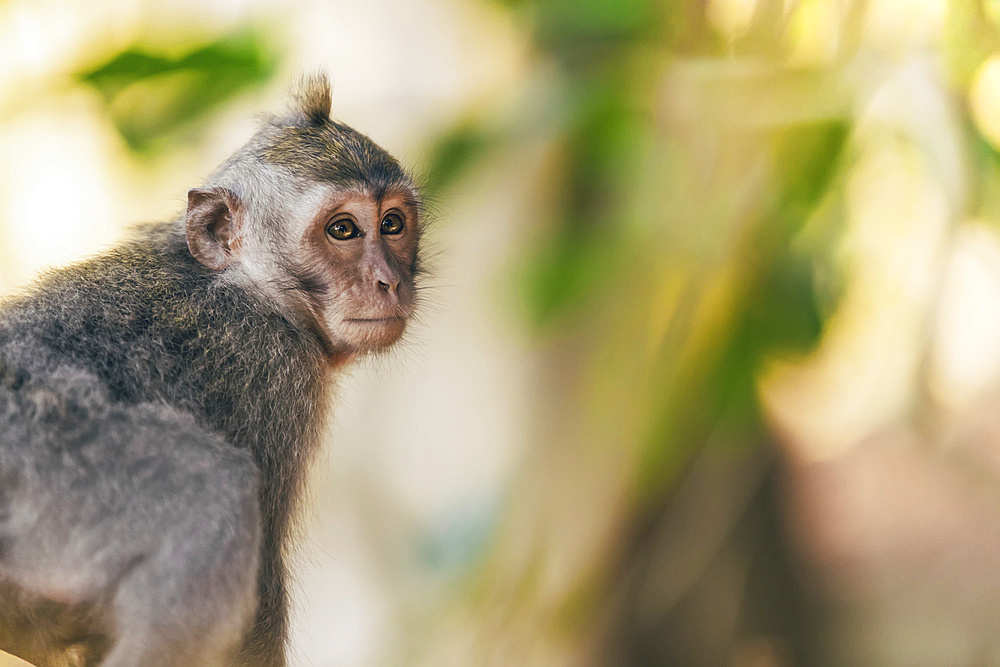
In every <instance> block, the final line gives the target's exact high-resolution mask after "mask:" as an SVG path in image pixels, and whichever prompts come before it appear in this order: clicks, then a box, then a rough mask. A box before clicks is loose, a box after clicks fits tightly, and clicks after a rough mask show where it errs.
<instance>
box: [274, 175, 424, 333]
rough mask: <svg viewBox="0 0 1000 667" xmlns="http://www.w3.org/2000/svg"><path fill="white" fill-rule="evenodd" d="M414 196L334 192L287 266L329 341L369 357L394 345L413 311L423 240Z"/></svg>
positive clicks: (394, 193)
mask: <svg viewBox="0 0 1000 667" xmlns="http://www.w3.org/2000/svg"><path fill="white" fill-rule="evenodd" d="M418 223H419V220H418V211H417V207H416V204H415V201H414V198H413V196H412V194H410V193H409V192H406V191H405V190H390V191H388V192H386V193H385V194H383V196H381V197H374V196H372V195H370V194H369V193H367V192H366V191H364V190H361V189H358V190H348V191H336V192H333V193H331V194H329V195H328V196H327V197H326V198H325V199H324V201H323V203H322V204H321V205H320V206H319V210H318V213H316V214H315V215H314V216H313V218H312V219H311V220H309V221H308V224H307V226H306V229H305V231H304V233H303V234H302V235H301V239H300V241H299V253H298V257H297V259H294V260H292V261H290V262H287V267H288V269H289V273H290V276H291V277H292V279H293V280H294V281H295V283H296V284H297V286H298V288H299V291H300V292H301V294H302V296H303V297H304V299H305V302H306V304H307V307H308V308H309V311H310V313H311V315H312V318H313V320H314V322H315V325H316V326H317V328H318V332H319V333H320V335H321V337H323V338H324V339H325V341H324V342H326V344H327V345H328V347H330V348H331V349H332V350H334V351H347V352H367V351H372V350H379V349H382V348H385V347H387V346H389V345H391V344H393V343H395V342H396V341H397V340H398V339H399V337H400V336H401V335H402V334H403V330H404V329H405V328H406V323H407V321H408V319H409V317H410V315H411V314H412V312H413V301H414V273H415V272H416V260H417V245H418V243H417V242H418V238H419V228H418Z"/></svg>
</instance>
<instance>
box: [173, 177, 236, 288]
mask: <svg viewBox="0 0 1000 667" xmlns="http://www.w3.org/2000/svg"><path fill="white" fill-rule="evenodd" d="M241 214H242V207H241V206H240V201H239V199H238V198H237V197H236V195H235V194H234V193H233V192H232V191H231V190H227V189H226V188H193V189H191V190H188V207H187V218H186V219H185V223H184V224H185V229H186V232H187V244H188V250H190V251H191V255H192V256H194V258H195V259H197V260H198V261H199V262H201V263H202V264H204V265H205V266H207V267H208V268H210V269H214V270H215V271H221V270H222V269H224V268H226V267H227V266H229V265H230V264H232V263H233V261H234V260H235V259H236V255H237V252H238V250H239V245H240V244H239V227H240V221H241V217H242V216H241Z"/></svg>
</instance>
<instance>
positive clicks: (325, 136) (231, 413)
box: [0, 77, 421, 667]
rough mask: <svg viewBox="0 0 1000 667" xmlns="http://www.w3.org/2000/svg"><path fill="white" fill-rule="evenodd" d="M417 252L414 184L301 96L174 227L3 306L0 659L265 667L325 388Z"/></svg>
mask: <svg viewBox="0 0 1000 667" xmlns="http://www.w3.org/2000/svg"><path fill="white" fill-rule="evenodd" d="M52 215H59V211H58V210H53V211H52ZM420 233H421V199H420V194H419V192H418V190H417V187H416V186H415V185H414V182H413V180H412V179H411V178H410V176H409V175H408V174H407V172H406V171H405V170H404V169H403V168H402V167H401V166H400V164H399V162H397V161H396V160H395V159H394V158H393V157H392V156H390V155H389V154H388V153H387V152H386V151H384V150H383V149H382V148H380V147H379V146H377V145H376V144H375V143H373V142H372V141H371V140H370V139H369V138H368V137H366V136H364V135H362V134H360V133H359V132H356V131H355V130H353V129H351V128H350V127H348V126H346V125H343V124H341V123H339V122H336V121H334V120H332V119H331V117H330V88H329V84H328V83H327V82H326V80H325V79H324V78H322V77H311V78H307V79H306V80H305V81H304V83H303V84H302V86H301V88H300V89H299V91H298V93H297V95H296V98H295V104H294V110H293V111H292V112H291V113H288V114H285V115H280V116H275V117H272V118H270V119H268V120H267V121H265V122H264V124H263V126H262V127H261V128H260V130H259V131H258V132H257V133H256V134H255V135H254V136H253V138H252V139H251V140H250V141H249V143H247V144H246V145H245V146H244V147H242V148H241V149H239V150H238V151H237V152H236V153H235V154H234V155H233V156H232V157H231V158H229V159H228V160H227V161H226V162H225V163H224V164H222V166H221V167H219V168H218V170H216V171H215V173H214V174H212V176H211V177H210V178H209V179H208V181H207V182H206V183H205V184H203V185H202V186H200V187H197V188H194V189H192V190H191V191H190V192H189V193H188V204H187V211H186V213H185V214H183V215H180V216H178V218H177V219H175V220H173V221H171V222H166V223H162V224H155V225H150V226H148V227H145V228H141V229H140V230H139V231H137V233H136V234H135V235H134V238H132V240H130V241H128V242H126V243H123V244H122V245H120V246H118V247H116V248H114V249H113V250H111V251H109V252H107V253H105V254H103V255H100V256H98V257H96V258H93V259H90V260H88V261H84V262H82V263H79V264H76V265H74V266H70V267H68V268H65V269H61V270H56V271H52V272H50V273H48V274H47V275H46V276H44V277H43V278H42V279H41V280H40V281H39V282H38V283H37V284H35V285H34V286H33V287H30V288H29V289H27V290H25V291H24V293H22V294H20V295H19V296H17V297H15V298H12V299H9V300H7V301H6V302H4V303H3V304H2V305H0V649H2V650H5V651H7V652H9V653H12V654H14V655H17V656H21V657H23V658H24V659H26V660H28V661H30V662H33V663H35V664H37V665H40V666H47V665H102V666H104V667H135V666H137V665H141V666H142V667H158V666H168V665H169V666H178V667H180V666H192V665H230V664H232V665H267V666H279V667H280V666H281V665H284V664H285V658H284V643H285V639H286V628H287V616H286V613H287V610H286V592H285V584H284V580H285V564H284V556H285V551H286V549H287V541H288V537H289V526H290V520H291V519H292V517H293V516H294V512H295V509H296V501H297V499H298V497H299V495H300V491H301V487H302V485H303V478H304V471H305V470H306V467H307V466H308V465H309V463H310V460H311V459H312V458H313V452H314V451H315V449H316V447H317V444H318V440H319V438H320V435H321V432H322V430H323V428H324V414H325V413H326V412H327V405H328V399H329V398H330V397H329V393H330V389H331V383H332V382H333V381H334V379H335V377H336V375H337V372H338V369H340V368H341V367H342V366H343V364H344V363H345V362H347V361H349V360H351V359H353V358H355V357H356V356H358V355H361V354H365V353H368V352H373V351H378V350H383V349H385V348H386V347H387V346H390V345H392V344H393V343H394V342H396V341H397V340H398V339H399V338H400V336H401V335H402V333H403V331H404V329H405V327H406V325H407V322H408V320H409V318H410V315H411V313H412V312H413V308H414V300H415V284H414V281H415V279H416V277H417V275H418V273H419V263H418V251H417V249H418V244H419V240H420ZM391 409H392V406H391V405H387V406H386V410H387V412H391Z"/></svg>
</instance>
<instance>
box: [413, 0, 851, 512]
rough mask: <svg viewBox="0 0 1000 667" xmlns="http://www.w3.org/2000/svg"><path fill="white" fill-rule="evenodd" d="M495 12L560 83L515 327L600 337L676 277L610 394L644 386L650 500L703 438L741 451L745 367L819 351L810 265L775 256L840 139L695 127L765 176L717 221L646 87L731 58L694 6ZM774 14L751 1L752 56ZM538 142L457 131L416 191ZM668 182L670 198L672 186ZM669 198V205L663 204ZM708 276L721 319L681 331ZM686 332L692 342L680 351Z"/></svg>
mask: <svg viewBox="0 0 1000 667" xmlns="http://www.w3.org/2000/svg"><path fill="white" fill-rule="evenodd" d="M507 4H509V5H510V6H512V7H514V8H515V9H516V10H517V11H518V12H520V13H521V14H522V17H523V18H524V20H525V21H527V22H528V23H529V24H530V25H531V28H530V29H531V30H532V32H533V34H534V35H535V42H534V44H535V48H536V50H537V52H538V56H539V58H542V59H547V60H550V61H552V62H554V63H556V64H557V66H558V72H559V76H558V79H557V81H556V82H555V85H554V86H553V87H552V89H551V90H550V91H549V92H550V94H549V99H547V100H545V101H544V103H547V104H552V105H553V106H555V108H556V109H557V111H556V112H555V113H554V114H552V116H551V118H550V119H549V127H548V128H547V130H546V132H548V136H550V137H551V140H552V142H553V144H554V145H555V146H556V151H557V153H558V159H557V160H556V164H557V169H556V171H555V173H549V174H546V178H547V179H550V180H551V181H552V182H553V183H554V184H555V186H556V187H555V189H554V197H555V199H556V202H555V204H556V209H555V210H556V211H557V213H556V215H555V216H554V218H553V219H551V220H548V221H547V222H546V223H545V224H544V225H542V228H543V231H542V232H541V234H540V236H541V238H542V241H541V243H540V245H539V247H538V248H536V249H535V250H534V251H533V252H532V253H531V254H530V255H529V257H528V258H527V259H526V260H523V261H521V262H520V268H519V270H518V273H519V275H520V280H519V282H518V284H519V286H520V297H521V298H520V299H519V301H520V302H521V303H522V304H523V307H524V309H525V315H526V317H527V322H528V323H529V324H530V325H531V327H532V329H533V330H534V331H535V332H536V333H537V334H538V335H541V336H543V337H547V338H552V337H566V336H569V337H574V336H581V335H583V336H586V332H588V331H594V330H603V329H605V328H606V327H605V325H604V324H603V323H604V322H605V321H606V320H607V318H608V317H609V316H613V314H614V313H616V312H618V311H617V310H616V308H615V306H614V304H616V303H619V304H620V303H621V302H622V301H625V302H628V303H629V304H630V305H631V310H632V311H633V312H639V313H643V312H647V311H649V309H651V308H655V307H656V306H655V304H662V303H669V302H670V301H671V298H670V297H669V296H668V295H664V294H659V295H658V294H656V293H650V292H649V291H647V290H645V289H641V288H638V287H637V286H641V285H645V284H649V283H651V282H656V276H655V275H650V271H654V272H655V271H658V270H661V269H660V268H657V267H663V266H665V265H670V264H675V265H676V266H680V267H684V266H688V269H689V270H688V271H687V273H686V274H685V275H683V276H681V277H680V278H679V280H680V281H681V282H682V283H683V284H684V287H683V291H684V292H685V296H684V298H683V299H682V300H683V301H684V302H686V303H687V304H688V306H687V307H686V308H679V309H677V310H676V311H674V312H673V314H672V315H669V316H668V319H669V320H671V322H672V324H668V325H667V326H664V327H662V332H663V336H664V338H663V339H662V341H661V343H660V346H659V348H658V349H659V351H658V353H657V354H656V355H654V357H653V358H650V359H647V360H646V363H644V364H643V371H644V373H645V374H646V377H645V378H640V379H639V384H638V385H636V384H634V381H635V380H636V378H635V377H627V378H621V379H620V382H621V384H622V385H623V386H628V385H631V386H634V387H635V386H637V387H646V388H647V389H648V391H646V392H642V395H643V399H642V400H644V401H646V402H648V404H649V405H650V409H649V410H647V411H646V413H645V414H647V415H649V417H648V418H649V420H650V421H649V423H648V424H647V426H646V427H645V430H646V433H647V436H646V438H645V439H644V440H645V442H646V444H645V445H643V446H642V447H641V449H642V451H641V452H640V453H639V460H640V461H641V463H640V464H639V466H638V471H637V473H638V476H639V477H638V483H637V485H636V488H637V489H639V490H640V495H644V496H647V497H657V496H660V495H662V494H663V493H665V492H667V491H668V490H669V488H670V485H669V482H670V480H671V479H672V478H673V476H674V475H676V474H677V473H678V472H679V471H680V470H681V469H683V467H684V462H685V461H686V460H688V458H689V457H690V456H691V455H692V454H693V452H694V451H695V450H697V449H698V448H699V447H700V446H701V444H702V443H704V442H705V440H706V438H707V436H708V434H709V433H711V432H713V431H714V430H716V429H717V428H719V427H720V426H725V428H726V429H727V430H730V431H732V433H733V434H738V435H739V437H740V438H742V439H743V440H747V441H755V440H758V439H759V436H758V435H755V433H757V431H758V429H759V428H760V415H759V412H758V409H757V404H756V398H755V396H756V389H755V378H756V376H757V374H758V373H759V371H760V369H761V367H762V364H763V363H765V362H766V361H767V359H768V358H770V357H772V356H774V355H783V354H793V353H794V354H804V353H805V352H806V351H808V350H809V349H810V347H811V346H812V345H813V344H814V343H815V342H816V341H817V340H818V337H819V335H820V333H821V330H822V325H823V322H822V314H824V313H827V312H829V309H821V308H819V306H818V304H817V301H816V299H817V297H816V290H815V289H814V285H813V272H812V267H813V262H812V259H813V258H810V257H806V256H803V255H802V253H801V251H794V250H793V249H792V247H791V245H792V242H793V240H794V238H795V236H796V234H797V233H798V232H799V231H800V230H801V229H802V228H803V226H804V225H805V223H806V222H807V221H808V220H809V219H810V216H812V215H813V214H814V212H815V211H816V209H817V207H818V206H819V205H820V203H821V201H822V200H823V197H824V196H825V195H826V194H827V192H828V191H829V189H830V186H831V183H832V182H833V181H834V180H835V178H836V175H837V174H838V173H839V169H840V160H839V156H840V155H841V154H842V152H843V148H844V146H845V145H846V142H847V139H848V136H849V130H850V128H849V125H848V123H847V122H846V120H845V119H844V118H842V117H837V116H834V117H833V118H828V117H822V116H821V117H817V118H815V119H813V120H808V119H806V120H804V121H802V122H798V123H793V124H788V123H787V122H784V119H783V118H780V117H778V118H775V120H774V121H773V122H772V123H771V124H770V126H768V125H767V124H766V123H765V124H764V125H762V126H760V127H758V128H756V129H753V130H752V131H750V132H739V131H737V132H734V131H733V127H734V126H738V124H739V122H740V121H741V119H740V117H739V114H740V113H741V109H740V108H732V109H730V110H728V112H726V111H723V112H722V113H720V114H719V115H718V116H715V117H705V118H702V119H700V121H701V123H702V125H701V126H700V127H697V128H693V129H692V130H691V131H692V132H694V133H696V134H700V135H715V136H714V137H711V140H712V141H716V142H720V141H721V142H724V141H727V140H729V141H732V142H733V144H734V146H736V147H737V149H738V150H746V151H748V155H747V157H746V161H747V164H749V163H752V162H753V161H754V160H758V159H762V160H764V161H766V163H767V173H766V174H765V175H764V176H763V180H762V182H761V186H760V187H759V188H758V194H757V195H755V196H756V197H758V200H757V201H755V202H752V203H751V204H750V205H749V208H750V210H748V211H745V212H744V213H743V216H744V219H742V220H735V219H733V217H732V213H731V212H729V213H726V212H721V213H719V212H717V211H716V210H715V209H717V208H718V207H717V206H715V205H713V202H711V201H710V199H705V200H702V198H703V197H706V198H711V197H715V198H717V200H718V201H719V202H720V203H721V206H725V200H726V198H727V197H730V196H731V193H726V192H721V191H719V188H720V187H721V188H726V187H727V186H729V184H728V183H726V182H725V181H724V179H725V177H726V175H725V174H722V175H720V176H719V177H718V178H715V177H714V176H713V175H711V174H710V175H708V177H707V180H703V181H702V182H701V183H697V182H694V181H692V180H691V176H690V174H685V173H684V172H685V171H688V172H690V171H694V170H695V169H697V168H696V167H694V163H695V162H697V161H698V159H699V155H698V154H697V153H695V152H691V151H689V150H686V148H685V146H684V142H685V137H683V136H677V137H672V136H671V135H672V134H673V133H678V132H680V133H682V134H683V133H685V132H687V130H686V129H685V128H682V127H680V126H679V125H677V126H671V125H670V124H669V123H670V120H669V119H667V120H665V119H664V116H663V114H664V111H663V108H662V104H663V94H664V92H665V91H664V89H663V84H664V81H665V76H666V75H667V74H668V73H669V71H670V66H671V64H672V63H674V62H676V61H677V60H678V59H681V58H691V57H693V56H698V57H704V56H708V55H712V54H713V53H714V54H715V55H717V56H726V57H730V56H731V55H732V50H733V49H734V48H739V47H736V46H734V45H732V44H730V45H727V44H725V42H724V41H723V40H722V39H721V37H720V35H719V34H718V33H717V32H716V31H714V30H713V29H712V28H711V26H710V25H709V23H708V20H707V17H706V11H705V10H706V5H705V3H703V2H700V1H699V2H694V1H691V0H681V1H678V2H667V3H663V2H658V1H655V0H629V2H625V3H621V2H611V1H607V0H588V1H587V2H569V1H568V0H566V1H563V0H556V1H553V2H539V3H528V2H509V3H507ZM773 4H774V3H772V2H768V1H763V2H761V3H760V4H759V7H758V12H757V14H758V19H757V21H756V24H754V25H752V26H751V27H750V29H749V30H748V32H747V34H746V35H745V36H743V38H742V43H744V44H747V45H755V44H756V43H757V42H759V41H760V39H757V40H755V39H754V38H755V37H760V38H762V37H766V36H767V35H768V34H771V33H772V32H773V24H772V22H771V21H769V20H768V17H769V15H770V13H771V10H772V9H773V8H772V7H770V5H773ZM779 4H780V3H779ZM746 48H747V49H750V48H757V47H756V46H752V47H751V46H747V47H746ZM776 66H777V64H776ZM710 86H711V82H710V81H708V82H706V83H705V84H704V86H703V90H701V91H699V90H678V91H674V92H672V93H670V92H669V91H666V92H667V94H673V95H677V96H681V95H691V94H695V95H703V96H708V95H711V90H710ZM544 103H543V104H544ZM537 131H538V128H537V127H530V128H529V127H524V126H518V125H517V124H516V123H512V124H511V125H510V126H509V128H508V129H507V130H506V131H505V132H506V133H504V132H499V131H497V129H496V123H495V121H494V119H491V118H480V119H476V118H470V119H467V120H466V121H465V122H464V123H462V124H461V125H460V126H459V127H457V128H456V129H455V130H454V131H453V132H452V133H451V134H450V135H448V136H445V137H444V138H443V139H441V140H440V142H439V143H438V144H437V147H436V150H435V151H433V153H432V159H431V168H430V181H431V183H432V185H433V187H435V188H447V187H448V183H449V182H451V181H453V180H454V179H456V178H458V177H459V176H460V175H461V174H463V173H464V172H465V171H466V170H467V169H468V168H469V167H470V166H471V165H472V164H474V163H475V162H476V161H478V160H482V159H483V158H484V156H486V155H489V154H490V153H491V151H496V150H503V147H504V146H510V145H516V144H517V143H518V142H523V141H525V140H527V139H528V138H529V137H530V136H531V135H532V134H533V133H535V132H537ZM675 140H676V143H674V141H675ZM723 150H724V149H723ZM664 156H667V157H666V159H664ZM685 182H686V185H685V186H684V187H685V188H687V189H686V190H683V189H682V188H680V187H679V186H678V185H677V184H678V183H685ZM668 192H669V193H670V194H671V196H675V197H679V199H675V200H674V201H669V200H667V199H666V198H665V196H664V195H665V193H668ZM700 203H704V204H705V206H704V207H703V208H702V209H701V213H702V219H700V220H699V219H691V218H679V217H678V216H677V211H679V210H685V211H690V210H696V209H697V208H698V205H699V204H700ZM713 229H714V231H713ZM702 234H707V235H708V236H709V237H713V236H714V235H716V234H717V235H719V236H717V237H715V238H716V241H715V242H714V246H715V250H711V251H710V252H718V251H720V250H721V251H722V252H727V249H728V252H730V253H731V254H730V255H728V256H721V257H715V258H707V257H704V256H701V257H700V258H699V255H703V253H704V249H703V248H701V247H700V244H701V243H703V241H700V240H699V237H701V235H702ZM708 243H710V244H712V243H713V241H711V239H710V240H709V241H708ZM691 244H694V245H691ZM692 253H693V256H692ZM691 262H694V264H693V265H691V264H690V263H691ZM723 274H733V275H738V280H737V281H735V282H734V283H733V284H732V285H731V287H732V289H733V290H734V294H735V295H734V296H732V298H729V299H728V301H727V304H728V305H727V306H726V308H727V309H728V310H727V312H725V313H722V314H721V315H718V314H717V315H716V316H719V317H721V318H722V320H723V321H724V323H723V325H722V326H721V328H714V329H713V330H711V331H704V332H699V331H695V329H696V328H697V326H698V325H697V323H696V321H695V320H696V319H697V316H696V314H695V311H697V310H698V308H699V306H698V303H699V302H700V301H704V300H705V299H709V298H711V297H710V296H709V295H708V293H707V292H708V291H710V290H711V289H712V287H711V285H712V284H713V282H714V281H717V280H718V279H720V276H722V275H723ZM675 283H676V281H674V282H671V281H667V282H666V283H664V284H663V289H666V290H673V289H676V286H675ZM654 319H655V318H654ZM645 324H647V323H646V322H643V321H641V318H640V320H638V321H634V322H632V323H631V325H630V326H632V327H633V330H632V331H627V332H622V331H619V332H618V335H619V336H623V337H624V340H623V339H618V338H603V339H598V340H595V341H592V343H591V344H592V345H593V346H594V347H593V348H591V352H589V353H588V352H586V351H584V352H582V354H583V355H584V357H583V358H582V359H581V360H580V364H581V365H582V366H586V365H587V363H589V362H587V361H586V359H587V358H588V357H591V358H592V359H597V358H602V357H605V356H606V355H605V354H604V353H603V352H602V351H601V349H600V348H602V347H603V346H610V347H620V346H621V345H623V344H624V343H625V340H628V339H629V338H631V339H632V340H643V339H646V338H648V332H646V331H642V330H641V328H642V327H643V325H645ZM692 335H695V336H707V339H703V340H700V341H695V340H693V339H692V338H691V336H692ZM678 345H680V346H681V347H680V348H678V347H677V346H678ZM685 347H686V348H688V349H687V350H686V349H685ZM585 349H586V348H585ZM695 349H697V350H699V352H698V353H697V355H698V356H697V359H696V360H695V361H694V362H693V363H692V365H691V366H685V365H684V364H683V363H678V360H680V359H684V358H685V357H686V356H687V355H688V354H689V353H691V352H692V351H694V350H695ZM631 354H634V351H633V352H632V353H631ZM620 361H622V360H619V362H620ZM633 370H634V369H629V364H627V363H620V364H619V367H618V368H616V367H614V365H612V366H610V367H609V366H604V367H603V368H602V370H601V371H600V372H601V373H602V374H603V380H601V379H598V380H597V382H598V383H601V382H606V383H607V384H608V385H609V386H616V384H617V382H616V381H615V375H620V374H622V373H623V372H625V373H629V372H632V371H633ZM608 405H609V406H613V405H615V403H614V402H613V401H611V402H609V403H608ZM609 417H610V418H611V419H612V421H614V417H613V415H600V414H598V415H593V416H592V417H591V419H592V420H593V421H595V422H601V421H604V420H606V419H607V418H609Z"/></svg>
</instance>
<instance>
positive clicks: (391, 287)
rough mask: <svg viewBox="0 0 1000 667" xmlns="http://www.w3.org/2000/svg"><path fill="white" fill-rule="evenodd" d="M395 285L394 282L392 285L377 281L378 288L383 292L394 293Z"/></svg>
mask: <svg viewBox="0 0 1000 667" xmlns="http://www.w3.org/2000/svg"><path fill="white" fill-rule="evenodd" d="M396 285H397V283H396V282H395V281H393V282H392V284H389V283H387V282H385V281H384V280H379V281H378V288H379V289H380V290H382V291H383V292H395V291H396Z"/></svg>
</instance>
